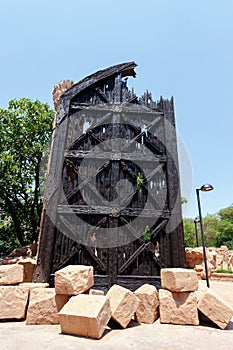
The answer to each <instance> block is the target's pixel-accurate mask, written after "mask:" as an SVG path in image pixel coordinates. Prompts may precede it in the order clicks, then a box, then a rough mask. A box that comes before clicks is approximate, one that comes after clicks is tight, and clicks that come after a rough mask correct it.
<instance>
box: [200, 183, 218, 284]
mask: <svg viewBox="0 0 233 350" xmlns="http://www.w3.org/2000/svg"><path fill="white" fill-rule="evenodd" d="M213 189H214V188H213V186H212V185H210V184H205V185H203V186H201V188H197V189H196V194H197V204H198V211H199V220H200V228H201V240H202V248H203V257H204V265H205V275H206V284H207V287H208V288H209V287H210V283H209V276H208V265H207V257H206V249H205V240H204V229H203V223H202V215H201V202H200V194H199V192H200V191H202V192H208V191H212V190H213Z"/></svg>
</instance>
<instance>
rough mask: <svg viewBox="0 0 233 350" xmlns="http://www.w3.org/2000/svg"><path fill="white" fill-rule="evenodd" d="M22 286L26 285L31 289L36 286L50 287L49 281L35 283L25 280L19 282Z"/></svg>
mask: <svg viewBox="0 0 233 350" xmlns="http://www.w3.org/2000/svg"><path fill="white" fill-rule="evenodd" d="M19 286H20V287H26V288H28V289H29V290H32V289H34V288H49V284H48V283H33V282H23V283H20V284H19Z"/></svg>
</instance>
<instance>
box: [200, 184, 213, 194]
mask: <svg viewBox="0 0 233 350" xmlns="http://www.w3.org/2000/svg"><path fill="white" fill-rule="evenodd" d="M213 189H214V188H213V186H212V185H210V184H204V185H202V186H201V188H200V190H201V191H202V192H208V191H212V190H213Z"/></svg>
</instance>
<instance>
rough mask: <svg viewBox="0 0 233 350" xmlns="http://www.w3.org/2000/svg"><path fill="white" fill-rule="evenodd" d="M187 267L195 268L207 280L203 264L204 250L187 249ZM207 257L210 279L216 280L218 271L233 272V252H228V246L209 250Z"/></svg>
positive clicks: (199, 248) (198, 248)
mask: <svg viewBox="0 0 233 350" xmlns="http://www.w3.org/2000/svg"><path fill="white" fill-rule="evenodd" d="M185 251H186V263H187V267H190V268H194V269H195V270H196V272H197V275H198V277H199V278H201V279H205V268H204V262H203V248H202V247H197V248H185ZM206 255H207V260H208V270H209V271H208V274H209V277H210V278H211V277H213V279H215V278H214V277H215V274H214V273H215V271H216V270H221V269H224V270H232V271H233V251H230V250H228V248H227V247H226V246H221V247H220V248H211V247H210V248H207V249H206Z"/></svg>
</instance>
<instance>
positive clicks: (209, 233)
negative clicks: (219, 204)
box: [183, 205, 233, 249]
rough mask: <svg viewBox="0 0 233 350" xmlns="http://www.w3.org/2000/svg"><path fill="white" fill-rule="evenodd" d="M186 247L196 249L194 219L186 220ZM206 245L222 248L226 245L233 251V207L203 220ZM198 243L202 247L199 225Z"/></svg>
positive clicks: (184, 221)
mask: <svg viewBox="0 0 233 350" xmlns="http://www.w3.org/2000/svg"><path fill="white" fill-rule="evenodd" d="M183 224H184V234H185V246H186V247H196V235H195V226H194V220H193V219H184V220H183ZM203 228H204V237H205V245H206V246H207V247H220V246H221V245H226V246H227V247H228V248H229V249H233V205H230V206H229V207H227V208H224V209H221V210H220V211H219V212H218V213H217V214H213V215H207V216H206V217H204V218H203ZM197 231H198V241H199V246H200V245H201V232H200V226H199V224H197Z"/></svg>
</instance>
